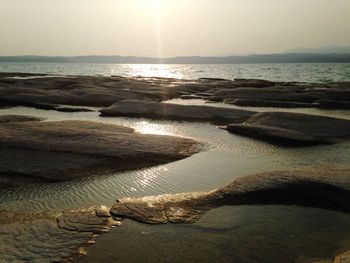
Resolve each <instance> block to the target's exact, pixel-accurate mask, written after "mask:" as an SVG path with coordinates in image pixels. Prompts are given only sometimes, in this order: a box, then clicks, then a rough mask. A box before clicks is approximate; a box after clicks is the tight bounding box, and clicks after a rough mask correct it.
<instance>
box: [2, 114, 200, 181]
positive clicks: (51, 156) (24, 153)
mask: <svg viewBox="0 0 350 263" xmlns="http://www.w3.org/2000/svg"><path fill="white" fill-rule="evenodd" d="M0 145H1V147H0V160H1V161H0V185H7V184H15V185H16V184H23V183H28V181H29V182H32V181H33V182H34V181H37V180H47V181H64V180H70V179H74V178H79V177H82V176H92V175H99V174H109V173H114V172H116V171H122V170H129V169H138V168H142V167H148V166H153V165H158V164H161V163H167V162H172V161H176V160H180V159H183V158H186V157H189V156H191V155H192V154H194V153H197V152H198V151H200V146H201V145H200V144H198V143H196V142H194V141H192V140H190V139H184V138H176V137H171V136H159V135H145V134H138V133H135V132H134V130H133V129H131V128H127V127H123V126H116V125H108V124H102V123H95V122H87V121H59V122H16V123H15V122H10V123H3V124H1V125H0ZM18 160H21V161H20V162H18ZM135 160H137V161H135Z"/></svg>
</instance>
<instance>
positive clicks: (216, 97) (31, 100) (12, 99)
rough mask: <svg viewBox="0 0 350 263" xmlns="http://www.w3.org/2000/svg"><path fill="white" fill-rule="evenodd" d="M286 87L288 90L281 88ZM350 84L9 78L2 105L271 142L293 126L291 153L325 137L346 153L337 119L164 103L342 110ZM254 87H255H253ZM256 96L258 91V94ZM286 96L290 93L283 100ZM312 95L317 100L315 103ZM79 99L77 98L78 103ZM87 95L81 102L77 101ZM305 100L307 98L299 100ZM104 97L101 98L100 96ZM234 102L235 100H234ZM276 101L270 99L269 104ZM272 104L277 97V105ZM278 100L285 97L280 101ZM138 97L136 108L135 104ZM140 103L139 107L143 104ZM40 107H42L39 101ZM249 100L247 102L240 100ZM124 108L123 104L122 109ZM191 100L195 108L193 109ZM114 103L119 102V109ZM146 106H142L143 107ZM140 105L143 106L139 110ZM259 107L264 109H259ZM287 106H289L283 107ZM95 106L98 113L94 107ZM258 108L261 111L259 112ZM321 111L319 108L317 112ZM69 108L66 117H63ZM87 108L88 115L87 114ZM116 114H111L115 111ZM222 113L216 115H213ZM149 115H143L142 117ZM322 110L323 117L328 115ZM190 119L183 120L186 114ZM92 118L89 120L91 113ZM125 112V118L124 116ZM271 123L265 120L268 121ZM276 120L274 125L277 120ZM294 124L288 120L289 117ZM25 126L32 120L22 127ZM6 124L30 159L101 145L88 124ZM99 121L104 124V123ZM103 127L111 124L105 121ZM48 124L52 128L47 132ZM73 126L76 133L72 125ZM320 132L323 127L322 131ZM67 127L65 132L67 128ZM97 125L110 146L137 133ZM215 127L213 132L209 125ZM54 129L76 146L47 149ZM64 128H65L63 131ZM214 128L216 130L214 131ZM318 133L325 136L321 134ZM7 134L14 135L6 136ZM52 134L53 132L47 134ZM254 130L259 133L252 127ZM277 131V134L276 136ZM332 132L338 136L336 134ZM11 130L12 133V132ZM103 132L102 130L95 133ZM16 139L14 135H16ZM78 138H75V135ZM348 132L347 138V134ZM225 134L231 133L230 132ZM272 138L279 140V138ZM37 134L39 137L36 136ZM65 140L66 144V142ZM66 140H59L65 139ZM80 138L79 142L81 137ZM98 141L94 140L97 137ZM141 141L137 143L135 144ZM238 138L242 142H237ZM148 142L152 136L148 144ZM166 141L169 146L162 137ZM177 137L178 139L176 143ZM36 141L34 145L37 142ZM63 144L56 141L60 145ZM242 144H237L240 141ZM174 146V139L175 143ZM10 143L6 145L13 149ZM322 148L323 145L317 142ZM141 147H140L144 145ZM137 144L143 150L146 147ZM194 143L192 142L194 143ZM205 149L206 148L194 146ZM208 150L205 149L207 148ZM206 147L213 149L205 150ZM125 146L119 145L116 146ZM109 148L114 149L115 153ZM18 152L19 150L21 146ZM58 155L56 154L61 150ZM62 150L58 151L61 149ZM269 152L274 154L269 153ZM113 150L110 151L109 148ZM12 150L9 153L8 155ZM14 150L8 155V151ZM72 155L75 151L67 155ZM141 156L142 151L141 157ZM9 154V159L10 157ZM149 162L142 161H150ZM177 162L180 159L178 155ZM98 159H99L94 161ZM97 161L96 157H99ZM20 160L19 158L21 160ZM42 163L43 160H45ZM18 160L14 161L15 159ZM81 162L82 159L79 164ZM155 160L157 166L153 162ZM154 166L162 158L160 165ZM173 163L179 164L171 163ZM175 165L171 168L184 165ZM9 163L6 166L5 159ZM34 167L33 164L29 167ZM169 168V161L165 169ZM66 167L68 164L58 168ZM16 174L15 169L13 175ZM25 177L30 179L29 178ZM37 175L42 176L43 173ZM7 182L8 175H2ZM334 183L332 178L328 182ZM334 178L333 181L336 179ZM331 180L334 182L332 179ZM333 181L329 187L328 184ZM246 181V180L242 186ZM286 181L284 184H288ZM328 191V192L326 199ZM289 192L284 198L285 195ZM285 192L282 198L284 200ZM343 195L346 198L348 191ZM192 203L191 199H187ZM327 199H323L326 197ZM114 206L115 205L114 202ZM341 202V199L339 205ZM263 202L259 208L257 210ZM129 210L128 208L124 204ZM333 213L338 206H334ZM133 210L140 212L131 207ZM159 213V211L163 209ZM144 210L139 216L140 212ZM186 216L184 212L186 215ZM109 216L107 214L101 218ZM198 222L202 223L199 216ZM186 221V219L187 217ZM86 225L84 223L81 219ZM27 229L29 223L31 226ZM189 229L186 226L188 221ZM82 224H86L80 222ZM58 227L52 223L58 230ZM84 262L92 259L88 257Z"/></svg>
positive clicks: (2, 83) (12, 139)
mask: <svg viewBox="0 0 350 263" xmlns="http://www.w3.org/2000/svg"><path fill="white" fill-rule="evenodd" d="M281 85H284V86H281ZM347 85H348V84H347V83H334V84H328V85H324V84H306V85H299V84H296V83H288V82H287V83H286V82H283V83H275V82H271V81H264V80H247V79H238V80H236V81H228V80H222V79H210V78H209V79H201V80H196V81H193V80H192V81H187V80H186V81H183V80H177V79H161V78H141V79H138V78H122V77H111V78H106V77H81V76H80V77H78V78H77V79H75V78H74V79H72V78H65V77H63V78H48V79H46V78H43V79H27V80H26V79H8V78H5V77H3V78H0V88H1V89H0V93H1V97H0V98H1V100H2V102H3V103H4V104H5V103H9V104H11V105H10V107H11V106H14V107H16V106H23V104H26V105H24V106H30V107H34V108H38V109H40V110H43V111H44V110H45V111H48V112H50V111H52V112H58V113H59V114H61V113H62V114H75V112H73V111H72V110H71V108H72V106H73V107H75V106H79V108H77V109H82V110H81V111H80V110H77V111H78V113H79V112H81V113H82V114H85V113H86V114H92V113H93V114H95V113H96V112H95V111H93V112H88V111H84V109H85V107H90V106H94V107H96V106H97V108H101V107H106V108H104V109H103V110H101V111H102V112H103V111H106V110H110V111H111V112H112V115H111V116H112V118H113V116H114V117H121V116H123V118H124V117H125V116H127V117H130V121H133V120H137V119H138V118H140V117H141V118H143V119H146V120H147V119H148V120H149V119H160V120H165V121H166V120H169V119H174V118H175V119H176V122H178V123H182V122H184V123H188V125H191V124H192V123H194V122H193V120H195V121H196V122H199V123H201V124H203V123H206V122H209V123H217V121H219V122H220V123H222V124H223V125H227V126H228V127H230V125H232V123H233V122H235V120H237V123H238V124H239V125H247V124H250V125H253V124H254V125H263V126H264V129H266V127H269V130H268V131H269V134H268V137H271V136H275V137H276V136H277V137H278V136H280V135H278V134H277V135H276V129H277V128H280V127H279V124H280V123H285V124H288V125H289V126H288V127H287V128H286V127H283V129H288V130H289V131H290V132H291V135H290V136H291V137H288V136H289V135H288V134H287V137H284V138H282V141H284V140H285V139H290V138H294V139H295V138H296V137H295V136H296V134H297V135H298V137H297V138H298V140H295V141H293V143H292V145H289V147H291V148H293V149H294V148H298V147H301V146H303V145H302V143H301V141H302V140H307V141H310V142H314V138H311V137H310V136H314V137H315V138H317V139H319V138H321V137H320V136H325V137H327V139H332V138H334V139H335V141H334V142H332V143H335V144H339V145H342V144H343V143H347V141H348V139H349V137H350V136H349V134H347V133H346V131H348V130H350V129H347V128H339V127H350V126H349V122H350V121H346V120H344V119H342V120H340V119H336V118H329V119H326V120H325V121H324V122H323V121H322V120H323V119H322V118H321V117H319V116H315V115H307V118H311V119H308V120H305V119H303V118H304V117H303V116H302V117H301V116H300V115H295V114H290V115H288V116H287V115H284V114H281V113H280V112H275V113H274V114H271V113H268V112H267V113H265V114H267V115H268V116H269V118H271V119H267V118H266V117H264V113H263V114H262V115H261V113H257V112H254V111H243V110H233V109H230V110H225V111H223V110H221V109H220V108H216V109H215V108H214V107H210V104H207V105H208V106H198V107H194V106H190V105H185V106H182V107H179V106H172V105H171V104H169V103H164V102H163V101H167V100H169V99H177V98H181V96H184V97H183V98H184V99H185V98H186V99H190V100H191V99H192V98H193V97H194V98H193V99H198V98H200V99H202V100H203V101H219V102H221V103H222V102H223V101H224V100H225V99H227V98H231V99H232V96H236V95H237V96H250V95H251V94H255V96H260V97H258V99H261V96H263V97H264V100H266V97H267V98H268V100H270V102H271V101H272V102H274V101H275V100H276V98H278V99H279V100H280V101H285V100H287V99H290V98H293V99H296V100H307V101H308V100H311V99H312V100H317V99H319V98H326V99H331V100H334V101H335V103H336V104H337V103H338V102H342V101H343V100H344V98H347V97H346V96H349V94H350V87H348V86H347ZM252 86H253V87H252ZM252 89H253V91H252ZM280 91H282V92H280ZM303 93H305V94H303ZM310 93H312V94H311V95H313V97H312V96H310ZM16 94H21V96H17V95H16ZM71 94H75V95H74V96H75V97H74V96H73V97H74V98H73V99H72V97H70V96H71ZM77 94H80V95H77ZM300 94H301V95H302V96H299V95H300ZM97 95H98V96H97ZM228 96H229V97H228ZM269 96H270V97H269ZM271 96H272V97H271ZM276 96H277V97H276ZM130 97H131V100H130ZM135 98H136V100H135ZM39 99H40V100H39ZM240 99H242V98H240ZM115 100H116V101H115ZM190 100H189V103H190ZM112 101H113V102H112ZM140 101H141V102H140ZM109 103H111V104H110V105H107V104H109ZM134 103H139V104H138V105H139V106H137V107H136V106H135V105H136V104H134ZM255 103H256V101H255ZM279 103H281V102H279ZM305 103H313V102H305ZM92 104H93V105H92ZM62 105H70V106H69V107H68V106H62ZM255 106H256V105H255ZM312 106H314V105H312ZM339 106H341V107H343V106H344V104H341V103H340V104H339V105H337V107H339ZM62 107H64V109H67V110H65V111H64V112H63V111H60V109H62ZM82 107H83V108H82ZM107 107H110V108H107ZM171 107H174V109H171ZM213 108H214V109H213ZM140 109H141V110H140ZM321 110H322V109H321ZM342 110H344V111H346V109H344V108H342ZM133 111H137V114H136V115H135V114H134V113H132V112H133ZM182 111H183V113H182ZM84 112H85V113H84ZM121 112H122V113H121ZM261 116H263V118H262V117H261ZM271 116H272V117H271ZM286 116H287V117H286ZM290 116H297V117H296V119H295V120H293V121H291V117H290ZM21 118H24V119H21ZM21 118H18V117H15V116H11V117H8V116H7V117H4V118H3V119H4V120H3V123H1V121H0V126H1V127H0V128H1V129H2V130H3V132H4V133H6V134H7V135H6V136H7V137H8V139H6V138H7V137H6V138H5V139H4V143H7V144H8V146H9V147H14V146H15V145H17V144H18V145H20V144H22V146H21V147H19V148H21V151H22V150H23V149H22V148H23V145H27V146H25V148H26V147H27V150H29V149H30V151H32V150H33V145H34V144H33V143H34V142H35V143H38V141H40V143H39V144H38V145H40V147H39V146H38V147H39V149H40V150H43V149H46V150H47V149H48V152H47V153H46V154H45V155H47V156H48V155H49V154H53V153H55V154H57V153H58V152H60V153H63V155H65V157H64V158H66V157H67V156H68V155H69V154H68V152H70V154H71V152H72V148H71V147H72V145H74V143H73V142H79V147H82V148H81V150H79V151H78V152H79V153H82V152H84V153H87V152H89V151H90V150H89V147H90V146H88V145H89V144H88V143H90V142H91V138H93V137H89V136H90V135H89V136H87V137H85V136H86V135H84V136H81V134H85V133H86V132H87V131H88V128H89V127H88V126H86V127H85V126H84V125H85V124H84V125H82V124H83V122H71V124H72V125H73V126H72V127H70V125H71V124H69V122H67V121H66V122H64V121H63V122H61V124H60V122H51V123H50V122H36V120H35V119H33V118H32V119H30V118H29V119H28V120H26V119H25V117H21ZM96 118H101V117H98V116H96ZM101 119H103V118H101ZM261 119H263V121H264V122H263V123H261ZM45 123H46V124H45ZM305 123H307V124H308V125H310V127H307V126H305ZM68 124H69V125H68ZM316 124H317V125H319V126H317V125H316ZM60 125H61V126H60ZM74 125H77V126H79V129H78V130H76V131H74V129H73V128H74ZM89 125H93V127H94V128H93V129H94V134H95V133H96V134H102V133H103V134H105V133H106V132H108V134H107V133H106V134H105V135H104V136H103V138H107V137H108V136H112V137H113V138H114V136H116V135H113V131H112V130H115V129H121V130H122V135H123V136H125V134H126V133H129V130H130V129H129V128H125V127H124V128H122V127H119V128H118V126H113V125H112V126H106V125H103V124H101V123H98V122H96V123H95V124H89ZM207 125H211V124H207ZM46 126H48V127H49V126H51V127H52V129H53V131H54V133H55V136H56V137H53V140H54V141H62V140H65V138H67V140H68V138H70V139H69V140H72V141H67V142H69V143H67V145H66V146H64V145H63V146H62V145H58V144H57V145H56V144H55V143H53V144H51V142H50V144H49V145H50V146H49V147H48V146H45V144H44V143H45V139H47V138H49V137H47V136H46V135H45V129H48V127H46ZM56 126H57V127H56ZM211 126H212V125H211ZM316 126H317V128H315V127H316ZM6 127H7V128H6ZM45 127H46V128H45ZM106 127H108V128H106ZM252 127H253V126H252ZM276 127H277V128H276ZM330 127H331V128H332V129H331V131H330V129H329V128H330ZM28 128H31V129H32V128H33V129H34V130H35V132H36V133H37V134H38V135H40V134H41V135H42V136H43V137H42V138H41V139H39V140H37V139H35V140H33V139H31V138H29V139H28V138H27V142H25V141H24V137H25V136H24V135H23V134H22V135H20V134H19V133H18V134H17V133H15V132H13V131H17V130H21V129H23V130H24V131H25V132H26V133H27V134H28V131H29V130H28ZM254 128H259V129H260V128H261V127H260V126H254ZM6 129H9V130H7V131H6ZM65 129H68V130H69V133H65V132H63V131H64V130H65ZM95 129H96V130H95ZM124 129H127V130H128V132H126V130H125V131H124ZM11 131H12V132H11ZM72 131H74V132H73V133H72ZM344 131H345V132H344ZM221 132H226V131H224V130H222V131H221ZM259 132H260V130H257V131H255V132H254V133H253V136H251V135H249V137H251V140H253V141H255V140H256V139H257V138H256V139H255V137H256V136H255V134H257V133H259ZM271 132H272V133H271ZM283 133H284V136H286V131H285V130H283ZM33 134H34V133H33ZM57 134H58V135H59V136H58V135H57ZM57 136H58V137H57ZM74 136H77V137H74ZM91 136H92V135H91ZM130 136H131V137H132V138H133V139H134V138H136V137H137V136H139V137H140V138H141V137H144V136H145V135H138V134H136V135H135V134H131V135H130ZM135 136H136V137H135ZM232 136H235V135H232ZM146 137H147V136H146ZM161 137H162V138H163V139H164V140H165V138H168V137H166V136H165V137H164V136H161ZM173 137H174V136H173ZM33 138H34V137H33ZM55 138H56V139H55ZM125 138H126V137H123V140H125ZM148 138H151V136H148ZM159 138H160V137H154V141H152V143H151V144H152V146H155V145H156V143H159V142H160V139H159ZM232 138H236V137H232ZM169 139H170V138H169ZM181 140H182V141H185V140H186V139H183V138H182V139H181ZM5 141H6V142H5ZM175 141H178V142H180V139H173V141H172V142H171V143H169V144H167V147H165V149H166V150H170V149H171V148H172V147H174V145H175V144H174V142H175ZM262 141H263V142H264V143H266V145H269V146H271V147H277V148H283V147H284V146H282V145H279V144H278V143H276V140H272V142H271V141H267V140H265V139H264V138H262ZM315 142H316V141H315ZM139 143H140V142H139ZM139 143H137V144H139ZM191 143H192V142H191ZM193 143H198V142H193ZM201 143H202V142H201ZM204 143H205V142H204ZM106 144H107V146H108V145H109V144H111V143H110V142H107V143H106ZM118 144H120V142H118V143H117V144H116V145H118ZM99 145H101V139H99V141H98V143H97V144H96V145H95V146H94V147H96V146H98V147H99ZM107 146H106V147H107ZM16 147H17V146H16ZM55 147H56V148H55ZM57 147H58V148H57ZM145 147H146V148H149V147H151V146H145ZM267 147H268V146H267ZM310 147H311V148H312V147H315V146H308V147H306V148H310ZM107 148H108V147H107ZM107 148H103V149H102V148H101V152H100V153H99V154H101V153H104V152H106V149H107ZM125 149H128V150H130V147H129V146H125ZM3 150H4V148H3ZM5 150H6V149H5ZM67 150H68V151H67ZM139 150H140V149H136V151H137V152H138V151H139ZM6 152H8V151H7V150H6ZM156 152H157V154H158V153H159V150H157V151H156ZM176 152H178V153H179V152H181V153H182V154H183V155H182V157H181V158H186V157H189V156H191V155H192V153H196V150H195V151H192V150H189V151H188V152H187V153H189V154H186V150H185V151H183V150H180V151H176ZM89 154H90V155H96V153H93V152H90V153H89ZM142 155H143V154H141V156H142ZM170 155H171V156H173V155H172V153H171V154H170ZM13 156H17V157H18V156H19V155H18V153H16V154H15V155H13ZM24 156H31V157H33V156H34V155H33V154H29V155H28V154H26V153H24ZM147 156H149V154H148V153H147V152H145V153H144V157H147ZM90 157H91V156H90ZM95 157H96V156H95ZM173 157H174V156H173ZM14 158H15V157H14ZM40 158H42V157H40ZM40 158H39V159H38V160H39V162H38V164H39V165H40ZM157 158H158V159H159V160H161V159H162V160H164V158H163V157H162V156H161V155H159V156H158V157H157ZM9 159H11V158H9ZM73 159H74V158H73ZM135 159H137V160H139V157H136V158H135ZM151 159H152V158H151ZM153 159H154V158H153ZM170 159H171V158H170ZM170 159H169V162H170V161H174V160H176V158H175V159H174V158H173V159H171V160H170ZM3 161H4V159H3ZM56 162H57V159H56V158H54V159H52V161H51V163H56ZM29 163H33V162H29ZM162 163H163V161H162ZM58 166H60V164H59V163H58ZM6 169H7V170H8V168H6ZM87 172H88V173H94V172H93V171H92V170H87ZM22 173H23V171H22ZM35 173H38V171H36V172H35ZM2 175H4V173H3V174H2ZM326 177H327V176H326ZM328 177H329V178H330V176H328ZM286 178H287V177H285V176H284V177H283V180H286ZM329 178H328V179H329ZM328 179H327V180H328ZM242 180H244V178H243V179H242ZM283 180H282V181H283ZM258 185H260V186H264V185H265V186H266V182H260V183H259V184H258ZM316 186H317V184H311V186H310V187H315V188H314V189H315V191H316V190H317V191H316V192H317V193H318V194H320V196H321V194H322V193H323V192H322V191H323V190H325V189H326V190H327V189H328V190H329V189H330V188H328V187H324V185H323V184H322V185H318V186H320V187H316ZM332 189H333V190H334V191H335V192H337V193H338V190H339V189H338V188H332V187H331V190H332ZM319 190H320V191H319ZM283 191H284V190H283ZM283 191H282V192H283ZM340 192H342V191H340ZM187 195H189V194H187ZM266 195H267V196H270V197H271V198H272V195H271V193H266ZM318 197H319V196H318ZM112 198H113V197H112ZM277 199H281V200H284V199H283V198H281V196H280V195H278V197H277ZM339 200H340V199H339ZM254 202H256V201H254V200H253V203H254ZM121 204H122V203H121ZM139 205H140V204H138V205H137V206H138V208H137V209H140V211H141V210H142V209H141V208H142V205H140V206H139ZM200 206H201V209H200V210H201V211H205V209H204V207H206V205H203V204H200ZM331 207H332V205H331ZM130 208H132V206H130ZM155 208H156V206H155ZM137 209H136V210H137ZM181 211H182V212H184V210H181ZM182 212H181V213H179V211H177V210H176V211H175V210H174V211H172V214H173V215H174V216H175V219H174V220H175V221H178V218H177V216H181V215H185V214H182ZM101 213H102V212H101ZM114 214H115V216H116V217H119V216H120V215H121V214H120V213H119V212H117V213H114ZM194 217H195V218H196V216H195V215H194ZM184 218H185V217H184ZM80 220H83V219H80ZM26 222H27V221H26ZM180 222H181V220H180ZM75 223H78V224H79V221H76V222H75ZM50 224H51V223H50ZM83 254H84V253H83Z"/></svg>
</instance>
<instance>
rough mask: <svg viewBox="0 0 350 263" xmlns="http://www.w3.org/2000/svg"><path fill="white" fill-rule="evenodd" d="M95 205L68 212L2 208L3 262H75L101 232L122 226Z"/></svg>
mask: <svg viewBox="0 0 350 263" xmlns="http://www.w3.org/2000/svg"><path fill="white" fill-rule="evenodd" d="M99 210H101V208H98V207H93V208H89V209H82V210H76V211H68V212H46V213H26V212H9V211H0V237H1V238H0V261H1V262H72V261H73V260H75V259H77V258H78V257H80V256H83V255H85V254H86V252H85V250H84V248H85V247H87V246H88V245H90V244H93V243H94V242H95V240H96V238H97V237H98V235H100V234H103V233H106V232H108V231H109V230H110V229H111V228H113V227H115V226H118V225H120V222H119V221H117V220H115V219H113V218H112V217H111V216H110V215H109V213H108V214H104V215H103V216H101V215H99V214H98V211H99Z"/></svg>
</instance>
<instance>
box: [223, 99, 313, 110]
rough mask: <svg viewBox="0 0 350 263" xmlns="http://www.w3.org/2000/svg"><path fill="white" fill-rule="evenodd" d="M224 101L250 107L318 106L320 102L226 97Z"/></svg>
mask: <svg viewBox="0 0 350 263" xmlns="http://www.w3.org/2000/svg"><path fill="white" fill-rule="evenodd" d="M224 103H226V104H233V105H237V106H249V107H275V108H317V107H319V104H315V103H303V102H288V101H278V100H260V99H225V100H224Z"/></svg>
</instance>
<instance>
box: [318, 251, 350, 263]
mask: <svg viewBox="0 0 350 263" xmlns="http://www.w3.org/2000/svg"><path fill="white" fill-rule="evenodd" d="M349 262H350V251H347V252H344V253H342V254H340V255H338V256H336V257H335V258H334V260H327V259H325V260H318V261H314V262H313V263H349Z"/></svg>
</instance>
